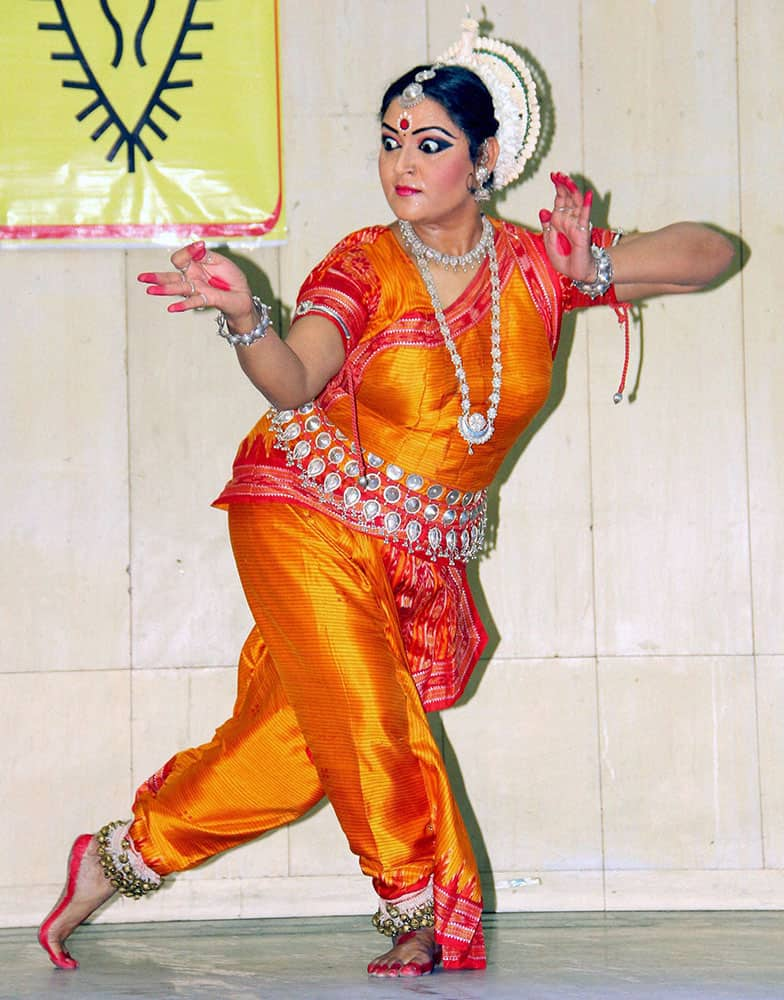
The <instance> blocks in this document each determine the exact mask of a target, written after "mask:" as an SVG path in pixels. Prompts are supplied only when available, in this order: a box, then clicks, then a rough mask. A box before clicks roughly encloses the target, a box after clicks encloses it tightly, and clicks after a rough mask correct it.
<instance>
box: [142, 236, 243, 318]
mask: <svg viewBox="0 0 784 1000" xmlns="http://www.w3.org/2000/svg"><path fill="white" fill-rule="evenodd" d="M171 263H172V265H173V268H174V270H170V271H142V273H141V274H139V275H138V276H137V281H139V282H141V283H142V284H144V285H147V289H146V291H147V294H148V295H156V296H169V297H177V298H178V299H179V301H177V302H173V303H171V305H169V306H167V307H166V308H167V312H170V313H180V312H187V311H189V310H191V309H203V308H204V307H205V306H212V307H214V308H216V309H220V311H221V312H222V313H223V314H224V315H225V316H226V319H227V322H228V324H229V326H230V327H232V328H234V329H237V330H239V331H243V330H247V329H252V328H253V327H254V326H255V325H256V322H257V319H256V313H255V310H254V307H253V305H252V302H251V292H250V288H249V287H248V282H247V280H246V278H245V275H244V274H243V272H242V271H241V270H240V268H238V267H237V265H236V264H235V263H234V262H233V261H231V260H229V259H228V257H224V256H222V255H221V254H218V253H215V252H214V251H210V252H209V253H208V252H207V246H206V244H205V243H204V241H203V240H195V241H194V242H193V243H189V244H188V245H187V246H184V247H181V248H180V249H179V250H175V252H174V253H173V254H172V255H171Z"/></svg>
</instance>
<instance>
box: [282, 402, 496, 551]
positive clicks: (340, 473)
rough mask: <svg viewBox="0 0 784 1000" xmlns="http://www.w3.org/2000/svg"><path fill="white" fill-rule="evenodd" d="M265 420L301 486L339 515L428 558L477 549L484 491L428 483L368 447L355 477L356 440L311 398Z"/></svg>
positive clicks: (484, 514) (484, 521)
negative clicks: (268, 421)
mask: <svg viewBox="0 0 784 1000" xmlns="http://www.w3.org/2000/svg"><path fill="white" fill-rule="evenodd" d="M272 426H273V429H274V431H275V435H276V439H277V446H278V447H279V448H281V449H282V450H283V451H285V452H286V458H287V461H288V464H289V465H293V466H296V468H297V469H299V471H300V473H301V481H302V484H303V486H304V487H305V488H306V489H308V490H309V491H310V492H313V493H315V494H316V495H318V497H319V499H320V500H321V502H322V503H325V504H327V505H328V506H329V507H330V508H331V510H332V511H333V512H334V513H336V514H337V515H338V516H339V517H340V518H341V520H344V521H346V522H347V523H348V524H351V525H352V526H354V527H356V528H358V529H359V530H361V531H365V532H367V533H369V534H375V535H382V536H383V537H384V538H386V539H388V540H389V541H394V542H395V543H397V544H399V545H402V546H403V547H404V548H407V549H408V550H409V551H411V552H414V553H416V554H418V555H423V556H425V557H426V558H428V559H431V560H435V559H446V560H447V561H448V562H450V563H455V562H468V561H469V560H470V559H474V558H476V557H477V556H478V555H479V554H480V553H481V551H482V547H483V544H484V538H485V528H486V524H487V495H486V491H485V490H478V491H477V492H463V491H462V490H456V489H450V488H449V487H448V486H444V485H442V484H440V483H434V482H428V481H426V480H425V478H424V477H423V476H421V475H419V474H418V473H416V472H407V471H405V470H404V469H402V468H401V467H400V466H399V465H396V464H395V463H394V462H389V461H387V460H385V459H383V458H381V457H380V456H378V455H375V454H373V452H368V451H366V452H364V453H363V454H364V460H365V465H366V468H367V471H366V473H365V475H364V477H363V478H364V481H363V482H361V481H360V477H362V467H361V465H360V462H359V458H358V450H357V447H356V445H355V444H353V443H352V442H351V441H350V440H349V438H348V437H347V436H346V435H345V434H344V433H343V432H342V431H341V430H340V428H338V427H336V426H335V425H334V424H333V423H332V422H331V421H330V420H328V419H327V417H326V416H325V414H324V413H323V412H322V411H320V410H318V409H317V408H316V406H315V405H314V404H313V403H307V404H305V405H304V406H300V407H299V408H298V409H297V410H280V411H277V412H276V413H275V415H274V417H273V419H272Z"/></svg>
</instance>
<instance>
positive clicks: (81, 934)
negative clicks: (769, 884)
mask: <svg viewBox="0 0 784 1000" xmlns="http://www.w3.org/2000/svg"><path fill="white" fill-rule="evenodd" d="M485 929H486V935H487V942H488V951H489V965H488V968H487V970H486V971H483V972H460V973H458V972H444V971H443V970H439V971H438V972H436V973H435V974H434V975H432V976H426V977H424V978H422V979H417V980H372V979H369V978H368V977H367V975H366V974H365V973H364V967H365V963H366V962H367V959H368V957H370V956H372V955H374V954H376V953H377V952H378V950H379V948H378V945H379V941H380V938H379V937H378V935H377V934H376V933H375V932H374V931H372V930H370V929H368V922H367V921H366V920H364V919H361V918H355V917H338V918H332V919H315V920H224V921H209V922H207V921H204V922H192V923H167V924H127V925H117V924H104V925H102V926H97V927H90V926H86V927H83V928H79V930H78V931H77V932H76V933H75V934H74V935H73V936H72V938H71V940H70V942H69V945H70V947H71V950H72V952H73V954H74V955H75V956H76V957H77V958H78V959H79V960H80V961H81V963H82V965H81V968H80V969H78V970H77V971H76V972H62V971H58V970H56V969H54V968H53V967H52V966H51V965H50V964H49V961H48V959H47V958H46V956H45V955H44V953H43V952H42V951H41V950H40V949H39V948H38V946H37V944H36V942H35V935H34V931H33V930H31V929H29V928H25V929H19V930H5V931H2V930H0V997H1V998H3V1000H6V998H18V997H41V998H43V997H46V998H50V997H55V998H56V997H74V998H79V1000H88V998H89V1000H97V998H106V1000H109V998H113V997H155V998H157V1000H168V998H187V1000H202V998H207V997H220V998H221V1000H245V998H251V997H253V998H261V1000H263V998H269V997H281V998H283V997H285V998H292V1000H298V998H308V1000H314V998H319V1000H320V998H340V1000H365V998H372V1000H388V998H393V997H408V996H421V997H444V998H449V1000H479V998H484V997H492V998H496V1000H510V998H513V997H514V998H526V1000H572V998H574V1000H578V998H579V1000H584V998H591V1000H620V998H623V1000H640V998H645V1000H653V998H656V1000H659V998H665V997H666V998H688V1000H704V998H710V1000H725V998H726V1000H730V998H731V1000H760V998H763V997H764V998H766V1000H774V998H775V1000H784V913H630V914H609V915H602V914H500V915H489V916H486V918H485Z"/></svg>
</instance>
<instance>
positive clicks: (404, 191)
mask: <svg viewBox="0 0 784 1000" xmlns="http://www.w3.org/2000/svg"><path fill="white" fill-rule="evenodd" d="M419 193H420V192H419V188H412V187H406V186H405V185H404V184H397V185H396V186H395V194H397V195H399V196H400V197H401V198H410V197H411V195H414V194H419Z"/></svg>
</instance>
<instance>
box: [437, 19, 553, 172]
mask: <svg viewBox="0 0 784 1000" xmlns="http://www.w3.org/2000/svg"><path fill="white" fill-rule="evenodd" d="M460 27H461V28H462V29H463V33H462V36H461V38H460V41H458V42H456V43H455V44H454V45H453V46H451V48H448V49H447V50H446V52H444V54H443V55H442V56H441V57H440V58H439V59H436V61H435V62H434V63H433V69H434V70H437V69H438V67H439V66H463V67H465V68H466V69H470V70H473V72H474V73H476V75H477V76H478V77H479V78H480V79H481V81H482V83H484V85H485V86H486V87H487V89H488V90H489V91H490V96H491V97H492V99H493V110H494V111H495V117H496V118H497V119H498V131H497V132H496V139H497V140H498V145H499V154H498V160H497V162H496V165H495V169H494V170H493V187H494V188H495V189H496V190H500V189H501V188H504V187H506V186H507V184H511V183H512V181H514V180H517V178H518V177H519V176H520V174H521V173H522V172H523V168H524V167H525V164H526V163H527V161H528V160H529V159H530V158H531V157H532V156H533V154H534V150H535V149H536V143H537V141H538V139H539V131H540V129H541V121H540V117H539V102H538V100H537V98H536V84H535V82H534V78H533V76H532V75H531V71H530V69H529V68H528V66H527V65H526V63H525V62H524V61H523V59H522V58H521V56H520V55H519V54H518V53H517V52H516V51H515V50H514V49H513V48H512V47H511V46H510V45H507V44H506V43H504V42H499V41H498V40H497V39H495V38H485V37H483V36H481V35H480V34H479V22H478V21H475V20H474V19H473V18H472V17H467V18H466V19H465V20H464V21H462V22H461V25H460Z"/></svg>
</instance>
